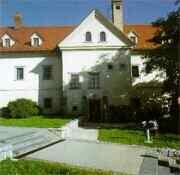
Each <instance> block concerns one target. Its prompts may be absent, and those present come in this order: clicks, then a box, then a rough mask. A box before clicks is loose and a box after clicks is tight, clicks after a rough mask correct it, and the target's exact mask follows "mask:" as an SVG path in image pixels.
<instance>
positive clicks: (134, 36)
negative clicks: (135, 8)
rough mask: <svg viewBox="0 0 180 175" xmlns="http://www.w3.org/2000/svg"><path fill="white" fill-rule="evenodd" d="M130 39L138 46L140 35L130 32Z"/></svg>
mask: <svg viewBox="0 0 180 175" xmlns="http://www.w3.org/2000/svg"><path fill="white" fill-rule="evenodd" d="M128 38H129V39H130V40H131V41H132V42H133V43H134V44H135V45H136V44H137V43H138V34H137V33H136V32H130V33H129V34H128Z"/></svg>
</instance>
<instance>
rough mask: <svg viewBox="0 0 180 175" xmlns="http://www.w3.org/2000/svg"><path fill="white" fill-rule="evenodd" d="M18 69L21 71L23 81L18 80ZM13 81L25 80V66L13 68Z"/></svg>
mask: <svg viewBox="0 0 180 175" xmlns="http://www.w3.org/2000/svg"><path fill="white" fill-rule="evenodd" d="M18 69H23V79H18ZM15 80H16V81H24V80H25V66H16V67H15Z"/></svg>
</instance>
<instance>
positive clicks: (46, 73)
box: [43, 65, 53, 80]
mask: <svg viewBox="0 0 180 175" xmlns="http://www.w3.org/2000/svg"><path fill="white" fill-rule="evenodd" d="M52 78H53V76H52V66H51V65H48V66H43V80H51V79H52Z"/></svg>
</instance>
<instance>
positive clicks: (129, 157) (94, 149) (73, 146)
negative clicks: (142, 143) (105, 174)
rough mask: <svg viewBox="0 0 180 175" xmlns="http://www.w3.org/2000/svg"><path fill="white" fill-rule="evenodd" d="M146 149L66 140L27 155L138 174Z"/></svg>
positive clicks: (34, 157)
mask: <svg viewBox="0 0 180 175" xmlns="http://www.w3.org/2000/svg"><path fill="white" fill-rule="evenodd" d="M146 151H147V149H146V148H143V147H138V146H128V145H118V144H104V143H97V142H88V141H77V140H66V141H64V142H61V143H58V144H56V145H53V146H51V147H48V148H46V149H44V150H41V151H38V152H36V153H33V154H32V155H29V156H28V158H33V159H42V160H49V161H55V162H60V163H67V164H72V165H77V166H82V167H89V168H95V169H103V170H111V171H117V172H125V173H129V174H138V172H139V169H140V166H141V163H142V161H143V157H142V155H143V154H145V152H146Z"/></svg>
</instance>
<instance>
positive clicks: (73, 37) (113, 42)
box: [59, 11, 125, 49]
mask: <svg viewBox="0 0 180 175" xmlns="http://www.w3.org/2000/svg"><path fill="white" fill-rule="evenodd" d="M88 31H89V32H91V33H92V42H86V41H85V34H86V32H88ZM102 31H103V32H105V33H106V36H107V41H106V42H100V32H102ZM93 46H94V47H96V49H97V48H98V47H113V46H117V47H122V46H125V43H123V42H122V41H121V40H120V39H119V38H117V37H116V36H115V35H114V34H113V33H112V32H111V31H109V30H108V29H107V28H106V27H105V26H104V25H102V24H101V22H99V21H98V20H97V19H96V18H95V11H93V12H92V13H91V14H90V15H89V16H88V17H87V18H85V19H84V20H83V21H82V23H81V24H80V25H79V26H77V28H76V29H75V30H74V31H73V32H72V33H71V34H70V35H68V36H67V37H66V38H65V40H64V41H62V42H61V43H60V44H59V47H60V48H61V49H62V48H67V47H70V48H71V47H78V48H81V49H82V47H93Z"/></svg>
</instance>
